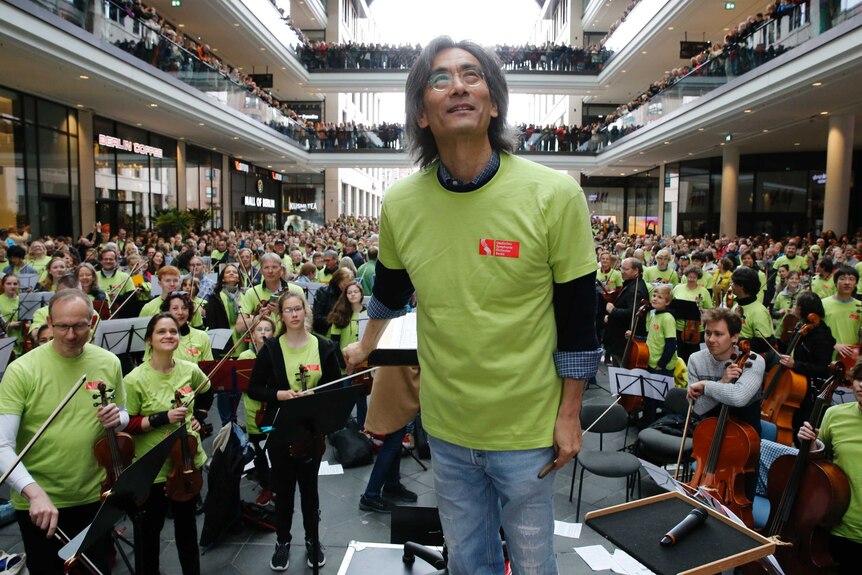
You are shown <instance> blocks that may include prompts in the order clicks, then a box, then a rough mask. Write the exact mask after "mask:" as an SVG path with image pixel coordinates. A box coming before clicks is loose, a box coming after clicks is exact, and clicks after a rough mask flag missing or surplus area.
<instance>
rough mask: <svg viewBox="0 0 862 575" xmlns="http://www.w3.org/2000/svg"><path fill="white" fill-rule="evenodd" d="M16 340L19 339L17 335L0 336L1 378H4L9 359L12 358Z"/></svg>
mask: <svg viewBox="0 0 862 575" xmlns="http://www.w3.org/2000/svg"><path fill="white" fill-rule="evenodd" d="M16 341H18V338H17V337H3V338H0V379H3V375H4V374H5V373H6V368H7V367H8V366H9V360H10V359H12V348H13V347H14V345H15V342H16Z"/></svg>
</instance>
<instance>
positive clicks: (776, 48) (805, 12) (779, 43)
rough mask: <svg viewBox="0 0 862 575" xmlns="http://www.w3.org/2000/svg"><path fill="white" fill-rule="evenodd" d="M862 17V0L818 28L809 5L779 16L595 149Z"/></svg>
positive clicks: (605, 135) (623, 119) (605, 131)
mask: <svg viewBox="0 0 862 575" xmlns="http://www.w3.org/2000/svg"><path fill="white" fill-rule="evenodd" d="M646 1H647V0H644V2H643V3H646ZM860 13H862V0H843V1H842V2H841V10H840V11H836V12H835V13H834V14H829V13H828V12H825V13H824V12H821V15H820V18H819V19H818V20H817V21H814V22H812V18H811V12H810V8H809V5H808V4H805V3H802V4H797V5H795V6H793V8H792V9H788V10H785V11H783V12H777V13H775V14H774V15H773V17H772V19H770V20H768V21H765V22H764V23H763V24H760V25H755V26H754V28H753V29H752V30H750V31H749V32H748V33H746V34H745V35H744V36H743V37H741V38H739V39H736V40H731V41H728V42H727V44H726V45H725V47H724V49H723V50H721V51H720V52H718V51H717V52H716V53H715V54H714V55H712V56H710V57H709V58H708V59H707V60H706V61H705V62H703V63H702V64H700V65H699V66H697V67H696V68H694V69H692V70H690V71H689V72H687V73H686V74H685V75H684V76H682V77H680V78H679V79H678V80H673V81H671V83H669V84H668V86H667V87H665V88H663V89H662V90H661V91H660V92H658V93H656V94H655V95H653V96H652V97H651V98H650V99H649V100H648V101H647V102H646V103H644V104H642V105H640V106H639V107H637V108H635V109H633V110H631V111H628V112H626V113H625V114H622V115H620V116H619V117H618V118H617V119H616V120H614V121H613V122H611V123H609V124H607V125H605V126H603V127H602V128H601V130H600V131H599V137H598V138H597V139H596V141H595V142H594V144H593V146H592V147H593V148H594V150H595V151H600V150H601V149H602V148H604V147H607V146H609V145H610V144H612V143H613V142H614V141H616V140H618V139H619V138H621V137H623V136H626V135H628V134H631V133H632V132H635V131H637V130H638V129H640V128H642V127H644V126H646V125H648V124H650V123H651V122H655V121H656V120H660V119H661V118H663V117H665V116H667V115H668V114H671V113H673V112H675V111H676V110H678V109H679V108H681V107H682V106H685V105H686V104H688V103H690V102H692V101H694V100H697V99H698V98H700V97H701V96H703V95H705V94H708V93H709V92H712V91H713V90H715V89H716V88H718V87H720V86H723V85H725V84H727V83H729V82H732V81H733V80H735V79H736V78H737V77H739V76H741V75H743V74H745V73H747V72H750V71H751V70H754V69H755V68H757V67H759V66H762V65H763V64H765V63H766V62H769V61H770V60H773V59H774V58H776V57H778V56H780V55H782V54H784V53H785V52H787V51H789V50H792V49H793V48H795V47H797V46H799V45H801V44H803V43H805V42H807V41H808V40H810V39H811V38H813V37H814V36H818V35H820V34H822V33H823V32H825V31H826V30H829V29H831V28H833V27H835V26H836V25H838V24H840V23H841V22H844V21H846V20H849V19H851V18H853V17H855V16H857V15H859V14H860Z"/></svg>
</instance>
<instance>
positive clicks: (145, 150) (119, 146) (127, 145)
mask: <svg viewBox="0 0 862 575" xmlns="http://www.w3.org/2000/svg"><path fill="white" fill-rule="evenodd" d="M99 145H100V146H105V147H106V148H114V149H115V150H125V151H126V152H134V153H136V154H141V155H144V156H152V157H154V158H161V157H163V156H162V149H161V148H156V147H155V146H148V145H146V144H139V143H138V142H133V141H131V140H124V139H122V138H117V137H115V136H107V135H105V134H99Z"/></svg>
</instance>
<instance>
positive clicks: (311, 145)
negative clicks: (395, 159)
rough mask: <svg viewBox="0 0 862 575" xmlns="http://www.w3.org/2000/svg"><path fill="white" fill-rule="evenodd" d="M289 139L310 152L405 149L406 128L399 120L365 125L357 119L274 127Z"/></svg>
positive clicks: (308, 122) (307, 121)
mask: <svg viewBox="0 0 862 575" xmlns="http://www.w3.org/2000/svg"><path fill="white" fill-rule="evenodd" d="M272 127H273V128H274V129H276V130H278V131H280V132H282V133H283V134H285V135H286V136H288V137H289V138H292V139H293V140H296V141H297V142H299V143H300V144H302V145H303V146H305V147H306V148H307V149H308V150H309V151H312V152H314V151H333V150H369V149H384V150H402V149H403V142H402V136H403V132H404V128H403V126H402V125H401V124H399V123H388V122H382V123H380V124H371V125H369V126H366V125H365V124H362V123H359V124H357V123H356V122H352V121H351V122H340V123H338V124H336V123H334V122H320V121H318V122H314V121H313V120H306V121H305V124H301V123H293V124H290V125H288V126H277V125H273V126H272Z"/></svg>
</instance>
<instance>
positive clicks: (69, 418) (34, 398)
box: [0, 344, 126, 510]
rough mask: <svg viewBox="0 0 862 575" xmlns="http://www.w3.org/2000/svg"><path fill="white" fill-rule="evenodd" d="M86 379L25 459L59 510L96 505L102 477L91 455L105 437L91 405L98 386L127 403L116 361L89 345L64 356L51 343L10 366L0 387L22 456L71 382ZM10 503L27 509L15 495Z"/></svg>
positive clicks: (0, 402)
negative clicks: (14, 417) (14, 423)
mask: <svg viewBox="0 0 862 575" xmlns="http://www.w3.org/2000/svg"><path fill="white" fill-rule="evenodd" d="M85 374H86V376H87V383H86V384H85V385H84V386H83V389H79V390H78V393H76V394H75V396H74V397H73V398H72V400H71V401H70V402H69V404H68V405H67V406H66V407H65V408H64V409H63V411H61V412H60V414H59V415H58V416H57V418H56V419H55V420H54V422H53V423H51V425H50V426H48V428H47V430H46V431H45V433H44V434H43V435H42V437H41V438H40V439H39V440H38V441H37V442H36V443H35V444H33V448H32V449H31V450H30V452H29V453H27V455H26V456H25V457H24V460H23V463H24V466H25V467H26V468H27V471H28V472H29V473H30V475H32V476H33V479H34V480H35V481H36V483H38V484H39V485H40V486H41V487H42V488H43V489H44V490H45V492H46V493H47V494H48V495H49V496H50V497H51V501H52V502H53V503H54V505H55V506H56V507H57V508H58V509H63V508H66V507H74V506H77V505H84V504H87V503H93V502H95V501H98V500H99V497H100V492H101V491H100V484H101V482H102V480H103V479H104V478H105V474H104V471H102V469H101V468H100V467H99V464H98V462H97V461H96V457H95V455H94V454H93V445H94V444H95V442H96V440H98V439H100V438H102V437H104V436H105V430H104V428H103V427H102V424H101V423H99V420H98V418H97V417H96V407H94V406H93V404H94V403H99V402H100V399H99V391H98V387H97V383H98V382H99V381H104V382H105V384H106V386H107V388H108V397H109V398H110V399H111V401H112V402H113V403H115V404H117V405H118V406H122V405H123V404H124V403H125V401H126V397H125V392H124V386H123V373H122V371H121V370H120V360H119V359H117V356H116V355H114V354H112V353H111V352H109V351H105V350H104V349H102V348H99V347H96V346H95V345H91V344H87V345H86V346H84V351H83V352H82V353H81V355H79V356H78V357H75V358H67V357H63V356H62V355H60V354H58V353H57V352H56V351H55V350H54V345H53V344H46V345H43V346H41V347H38V348H36V349H34V350H33V351H31V352H29V353H27V354H24V355H23V356H22V357H21V358H19V359H18V360H16V361H14V362H12V363H11V364H9V367H8V368H7V369H6V374H5V375H4V376H3V382H2V383H0V414H6V415H17V416H20V417H21V424H20V427H19V428H18V437H17V438H16V445H15V450H16V452H20V451H21V449H22V448H23V447H24V446H25V445H26V444H27V442H28V441H30V439H31V438H32V437H33V435H35V433H36V431H37V430H38V429H39V428H40V427H41V426H42V424H43V423H45V420H46V419H47V418H48V416H49V415H50V414H51V412H52V411H54V408H55V407H57V405H59V404H60V401H61V400H62V399H63V398H64V397H65V396H66V394H67V393H68V392H69V389H70V388H71V386H72V384H73V383H74V382H75V380H76V379H78V378H80V377H81V376H82V375H85ZM12 503H13V505H14V506H15V509H19V510H24V509H29V507H30V506H29V503H28V502H27V500H26V499H24V498H23V497H21V496H20V495H19V494H18V493H16V492H14V491H13V492H12Z"/></svg>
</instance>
